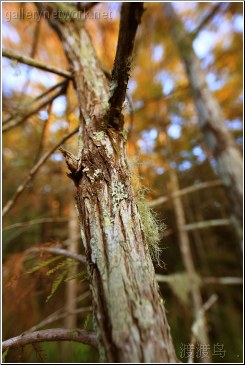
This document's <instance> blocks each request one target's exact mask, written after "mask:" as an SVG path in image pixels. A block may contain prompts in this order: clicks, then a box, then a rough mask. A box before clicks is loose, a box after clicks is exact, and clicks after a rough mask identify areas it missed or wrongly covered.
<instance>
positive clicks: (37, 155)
mask: <svg viewBox="0 0 245 365" xmlns="http://www.w3.org/2000/svg"><path fill="white" fill-rule="evenodd" d="M52 106H53V101H51V102H50V103H49V105H48V109H47V113H48V118H47V119H46V120H45V121H44V123H43V126H42V132H41V137H40V141H39V146H38V148H37V152H36V156H35V159H34V163H36V162H37V161H38V160H39V158H40V156H41V154H42V152H43V149H44V144H45V137H46V132H47V128H48V125H49V122H50V119H51V112H52Z"/></svg>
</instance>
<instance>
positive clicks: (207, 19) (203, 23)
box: [191, 2, 223, 39]
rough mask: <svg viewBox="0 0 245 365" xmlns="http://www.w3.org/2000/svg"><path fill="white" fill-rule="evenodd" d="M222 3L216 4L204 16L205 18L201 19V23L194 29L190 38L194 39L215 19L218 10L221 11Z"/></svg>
mask: <svg viewBox="0 0 245 365" xmlns="http://www.w3.org/2000/svg"><path fill="white" fill-rule="evenodd" d="M222 6H223V3H222V2H221V3H218V4H216V5H214V6H212V8H211V9H210V11H209V12H208V13H207V14H206V16H205V17H204V18H203V20H202V21H201V23H200V24H199V25H198V26H197V27H196V29H195V30H194V31H193V32H191V37H192V38H193V39H195V38H196V37H197V36H198V34H199V33H200V32H201V30H202V29H203V28H204V27H205V26H206V25H207V24H208V23H209V22H210V21H211V20H212V19H213V18H214V17H215V15H216V14H217V13H218V11H219V10H222Z"/></svg>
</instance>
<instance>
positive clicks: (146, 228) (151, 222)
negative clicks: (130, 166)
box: [132, 174, 165, 266]
mask: <svg viewBox="0 0 245 365" xmlns="http://www.w3.org/2000/svg"><path fill="white" fill-rule="evenodd" d="M132 186H133V189H134V193H135V199H136V203H137V206H138V210H139V214H140V219H141V224H142V230H143V233H144V237H145V241H146V243H147V245H148V248H149V252H150V255H151V258H152V260H153V261H156V262H157V264H158V265H159V266H163V262H162V261H161V260H160V254H161V251H162V249H161V247H160V246H159V243H160V241H161V234H162V231H163V230H164V229H165V224H164V223H163V222H161V221H160V220H159V219H158V218H157V215H156V213H155V212H154V211H153V209H152V208H150V207H149V204H148V202H147V199H146V198H145V193H146V189H145V188H144V187H142V185H141V183H140V180H139V178H138V176H136V175H135V174H133V175H132Z"/></svg>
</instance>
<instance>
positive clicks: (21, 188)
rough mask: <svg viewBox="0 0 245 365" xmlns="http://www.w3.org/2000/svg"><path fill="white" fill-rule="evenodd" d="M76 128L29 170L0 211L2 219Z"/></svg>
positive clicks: (75, 131) (76, 130)
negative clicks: (0, 211)
mask: <svg viewBox="0 0 245 365" xmlns="http://www.w3.org/2000/svg"><path fill="white" fill-rule="evenodd" d="M78 129H79V128H78V127H77V128H75V129H74V130H73V131H72V132H70V133H68V134H67V135H65V136H64V137H63V138H62V139H61V140H60V141H59V142H58V143H57V144H56V145H55V146H54V147H52V148H51V149H50V150H49V151H47V152H46V153H45V154H44V155H43V156H42V157H41V158H40V160H39V161H38V162H37V163H36V164H35V165H34V166H33V168H32V169H31V171H30V173H29V175H28V176H27V178H26V179H25V180H24V182H23V183H22V184H20V185H19V187H18V188H17V190H16V191H15V193H14V195H13V196H12V198H11V199H10V200H9V201H8V202H7V203H6V204H5V206H4V207H3V211H2V217H4V216H5V215H6V214H7V213H8V212H9V210H10V209H11V208H12V207H13V205H14V203H15V202H16V200H17V199H18V198H19V196H20V195H21V193H22V192H23V191H24V190H25V188H26V186H27V184H28V183H29V182H30V181H32V180H33V178H34V176H35V175H36V174H37V172H38V171H39V169H40V168H41V167H42V166H43V165H44V163H45V162H46V161H47V159H48V158H49V157H50V156H51V155H52V154H53V153H54V151H55V150H57V148H59V147H60V146H61V145H62V144H63V143H64V142H66V141H67V140H68V139H69V138H71V137H72V136H74V134H76V133H77V132H78Z"/></svg>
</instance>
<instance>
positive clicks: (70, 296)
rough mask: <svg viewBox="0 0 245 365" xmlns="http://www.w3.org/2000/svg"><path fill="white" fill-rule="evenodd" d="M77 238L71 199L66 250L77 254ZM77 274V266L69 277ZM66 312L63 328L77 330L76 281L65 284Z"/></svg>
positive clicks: (76, 224)
mask: <svg viewBox="0 0 245 365" xmlns="http://www.w3.org/2000/svg"><path fill="white" fill-rule="evenodd" d="M78 238H79V224H78V217H77V212H76V207H75V206H74V203H73V201H72V199H71V203H70V217H69V222H68V245H67V246H68V247H67V248H68V250H69V251H71V252H74V253H78ZM76 274H77V266H76V265H74V267H72V268H71V270H70V273H69V277H72V276H75V275H76ZM65 296H66V310H67V312H68V313H70V314H68V315H67V316H66V318H65V328H77V314H76V313H74V311H75V309H76V296H77V280H76V279H73V280H70V281H68V282H67V283H66V293H65Z"/></svg>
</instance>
